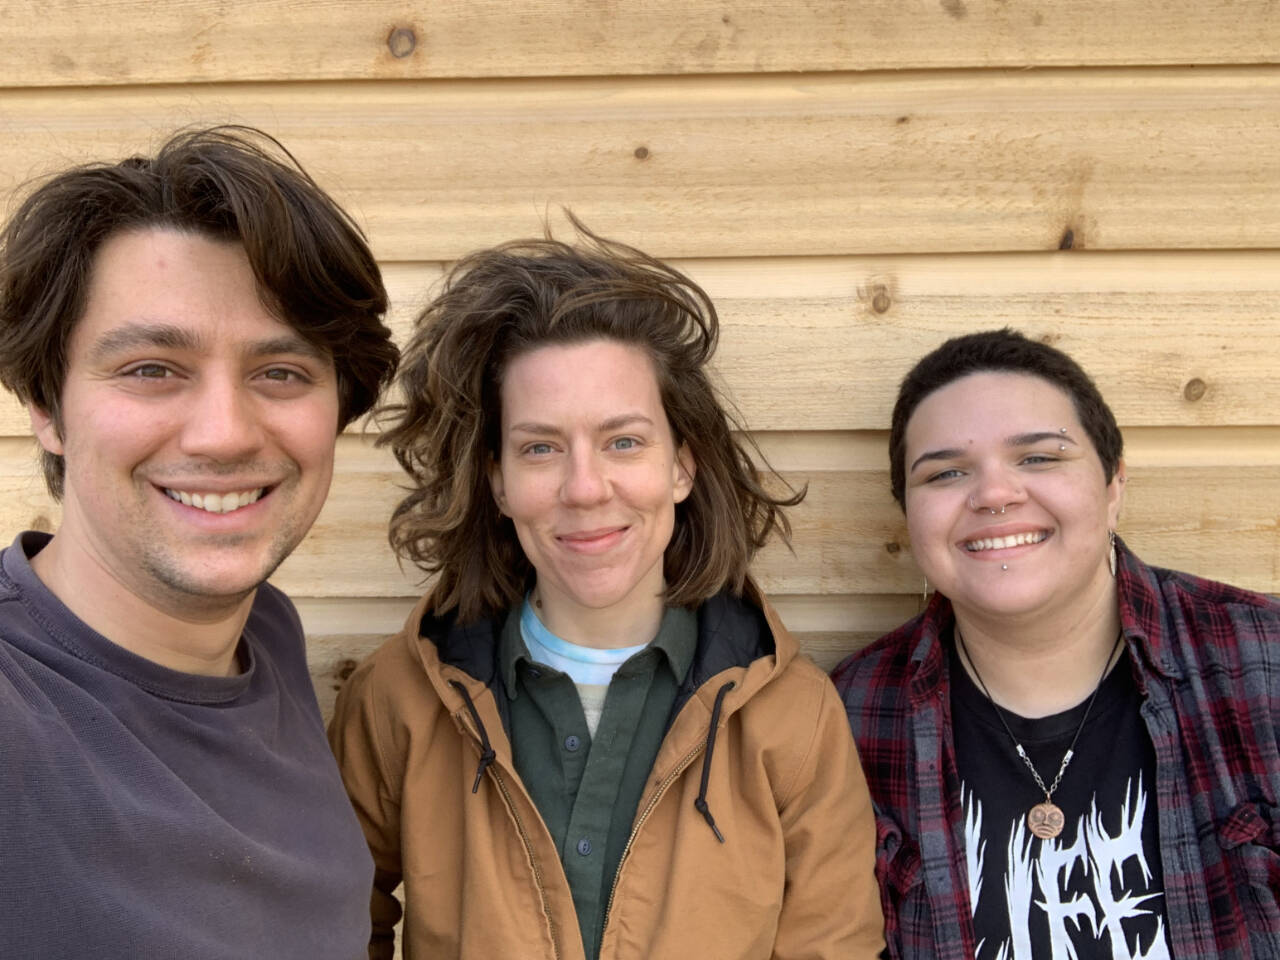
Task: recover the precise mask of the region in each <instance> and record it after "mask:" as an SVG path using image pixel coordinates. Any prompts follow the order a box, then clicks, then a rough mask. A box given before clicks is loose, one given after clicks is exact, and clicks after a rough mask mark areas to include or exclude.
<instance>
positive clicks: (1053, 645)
mask: <svg viewBox="0 0 1280 960" xmlns="http://www.w3.org/2000/svg"><path fill="white" fill-rule="evenodd" d="M955 613H956V629H957V630H958V631H959V632H960V634H961V635H962V636H963V638H964V649H963V651H962V654H961V657H960V662H961V663H962V664H964V668H965V670H966V671H968V673H969V675H970V676H971V677H973V679H974V681H975V682H978V678H979V676H980V677H981V682H980V683H979V686H981V685H983V684H985V686H986V690H987V693H988V695H989V696H990V697H991V699H992V700H994V701H995V702H996V703H997V704H999V705H1000V706H1001V707H1003V708H1004V709H1006V710H1009V711H1011V712H1013V713H1015V714H1018V715H1019V716H1023V717H1030V718H1035V717H1047V716H1050V715H1052V714H1055V713H1061V712H1062V711H1064V710H1069V709H1071V708H1072V707H1074V706H1076V705H1078V704H1080V703H1082V702H1084V701H1085V700H1087V699H1088V698H1089V696H1090V695H1091V694H1092V693H1093V691H1094V690H1095V689H1096V688H1097V686H1098V683H1099V678H1100V677H1101V676H1102V675H1103V668H1104V666H1105V665H1106V663H1107V662H1108V660H1109V659H1110V658H1111V655H1112V652H1113V651H1114V650H1115V646H1116V636H1117V635H1118V633H1119V632H1120V613H1119V609H1118V606H1117V601H1116V591H1115V583H1114V581H1111V583H1110V588H1109V589H1108V590H1106V591H1102V592H1100V594H1099V596H1097V598H1096V599H1095V600H1094V601H1093V602H1092V603H1090V604H1087V605H1085V606H1084V607H1083V608H1082V609H1079V610H1077V611H1075V612H1074V613H1070V614H1066V615H1063V616H1059V617H1049V618H1043V619H1041V618H1038V617H1037V618H1035V619H1033V620H1028V621H1026V622H1019V621H1017V620H1010V619H1009V618H991V617H984V616H982V615H981V614H976V615H975V613H974V612H972V611H963V610H960V609H957V610H956V611H955ZM966 652H967V653H968V656H967V657H965V656H964V653H966Z"/></svg>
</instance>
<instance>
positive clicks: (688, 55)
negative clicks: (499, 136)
mask: <svg viewBox="0 0 1280 960" xmlns="http://www.w3.org/2000/svg"><path fill="white" fill-rule="evenodd" d="M0 23H2V24H4V36H5V42H4V43H2V44H0V76H4V77H5V78H6V81H7V82H9V83H11V84H13V85H16V86H68V85H74V86H101V85H105V84H154V83H205V82H220V81H231V82H235V81H245V80H266V81H281V82H290V81H298V80H369V79H379V80H390V79H403V78H426V77H433V78H445V79H450V78H454V77H497V76H503V77H536V76H573V75H589V76H594V75H609V74H677V75H683V74H697V73H761V72H788V73H789V72H795V71H800V70H805V71H811V70H812V71H818V70H901V69H906V68H930V69H937V68H949V67H1027V66H1082V65H1083V66H1104V65H1118V66H1127V65H1136V64H1186V63H1197V64H1211V63H1234V64H1252V63H1274V62H1275V60H1276V57H1277V51H1278V50H1280V11H1278V10H1277V9H1276V5H1275V4H1274V3H1271V2H1268V0H1206V2H1200V3H1193V2H1190V0H1171V2H1168V3H1154V2H1151V0H1145V2H1138V3H1135V2H1119V3H1117V2H1116V0H1053V2H1051V3H1038V4H1025V3H1010V2H1008V0H940V2H932V0H928V2H921V0H805V2H803V3H800V2H794V0H793V2H770V0H717V2H706V0H693V2H684V0H609V2H607V3H606V2H601V0H538V2H536V3H530V2H524V3H520V2H511V0H466V2H437V3H414V4H405V3H400V2H396V3H388V2H386V0H366V2H360V3H341V2H336V0H256V2H254V3H251V4H250V3H247V2H244V0H240V2H230V3H175V4H170V5H167V6H166V7H165V8H164V12H163V13H159V12H158V9H157V7H156V6H155V4H154V3H153V2H150V0H112V2H110V3H103V2H100V0H99V2H88V0H78V2H76V0H73V2H67V0H55V2H51V3H47V4H35V3H31V2H29V0H3V2H0Z"/></svg>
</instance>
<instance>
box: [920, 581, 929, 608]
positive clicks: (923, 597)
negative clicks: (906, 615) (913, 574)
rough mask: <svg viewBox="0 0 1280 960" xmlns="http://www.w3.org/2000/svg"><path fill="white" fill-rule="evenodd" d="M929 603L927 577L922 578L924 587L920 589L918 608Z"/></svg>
mask: <svg viewBox="0 0 1280 960" xmlns="http://www.w3.org/2000/svg"><path fill="white" fill-rule="evenodd" d="M928 605H929V578H928V577H925V578H924V587H923V588H922V589H921V591H920V609H922V610H923V609H924V608H925V607H927V606H928Z"/></svg>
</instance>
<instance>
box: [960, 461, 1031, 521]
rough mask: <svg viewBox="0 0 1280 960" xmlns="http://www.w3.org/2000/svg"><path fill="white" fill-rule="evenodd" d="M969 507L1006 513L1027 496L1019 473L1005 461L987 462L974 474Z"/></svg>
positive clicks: (982, 511) (989, 511) (985, 511)
mask: <svg viewBox="0 0 1280 960" xmlns="http://www.w3.org/2000/svg"><path fill="white" fill-rule="evenodd" d="M973 481H974V482H973V485H972V488H971V490H970V493H969V509H971V510H977V511H979V512H980V513H1005V512H1006V511H1007V510H1008V508H1009V507H1010V506H1011V505H1013V504H1016V503H1021V502H1022V500H1023V499H1025V497H1026V491H1025V490H1024V489H1023V486H1022V484H1021V483H1020V482H1019V480H1018V477H1017V474H1016V473H1015V472H1014V470H1013V469H1012V468H1011V467H1010V466H1009V465H1008V464H1005V463H998V464H985V465H982V466H980V467H978V468H977V469H976V470H975V472H974V474H973Z"/></svg>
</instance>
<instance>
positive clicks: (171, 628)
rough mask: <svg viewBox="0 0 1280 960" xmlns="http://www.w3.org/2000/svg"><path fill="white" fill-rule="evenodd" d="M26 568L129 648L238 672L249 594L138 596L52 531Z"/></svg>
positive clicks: (223, 672)
mask: <svg viewBox="0 0 1280 960" xmlns="http://www.w3.org/2000/svg"><path fill="white" fill-rule="evenodd" d="M31 567H32V569H33V570H34V571H35V573H36V576H38V577H39V578H40V580H41V581H42V582H43V583H44V585H45V586H46V587H48V588H49V591H50V592H51V593H52V594H53V595H54V596H55V597H57V598H58V599H59V600H60V601H61V602H62V603H63V604H64V605H65V606H66V607H67V609H68V610H70V611H71V612H72V613H73V614H75V615H76V616H77V617H79V618H80V619H81V620H82V621H84V623H86V624H87V625H88V626H90V627H91V628H93V629H94V630H96V631H97V632H98V633H100V634H102V636H104V637H106V638H107V639H108V640H110V641H111V642H112V643H114V644H116V645H117V646H119V647H123V648H124V649H125V650H128V651H129V652H130V653H134V654H137V655H138V656H140V657H143V658H145V659H147V660H150V661H152V662H153V663H157V664H159V665H160V666H162V667H167V668H168V669H170V670H177V671H180V672H182V673H194V674H201V675H204V676H215V677H226V676H231V675H233V674H235V673H236V672H237V669H238V668H237V664H236V646H237V644H238V643H239V641H240V634H241V633H242V632H243V630H244V624H245V621H246V620H247V619H248V618H249V610H250V608H251V607H252V605H253V597H254V593H250V594H248V595H247V596H245V597H239V598H235V599H226V600H223V599H219V600H217V601H214V600H211V599H205V600H204V603H203V605H198V604H197V603H196V602H191V598H187V599H188V603H187V604H185V605H183V604H181V603H180V601H179V600H178V598H172V599H171V600H170V601H169V602H164V601H161V602H159V603H157V602H155V601H154V600H147V599H143V598H142V597H140V596H139V595H138V594H137V593H136V592H134V591H133V590H131V589H130V588H129V586H128V585H127V584H126V583H125V582H124V581H123V580H121V578H120V577H119V576H118V575H117V574H116V572H115V571H112V570H109V569H107V568H105V567H104V566H102V565H101V564H99V563H97V562H96V560H95V559H94V558H93V557H90V556H88V555H87V554H84V553H82V552H80V551H68V550H62V549H59V546H58V538H57V537H56V536H55V537H54V538H53V539H52V540H51V541H49V543H48V544H47V545H46V546H45V548H44V549H43V550H41V551H40V552H39V553H38V554H36V555H35V556H34V557H32V558H31Z"/></svg>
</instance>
